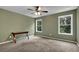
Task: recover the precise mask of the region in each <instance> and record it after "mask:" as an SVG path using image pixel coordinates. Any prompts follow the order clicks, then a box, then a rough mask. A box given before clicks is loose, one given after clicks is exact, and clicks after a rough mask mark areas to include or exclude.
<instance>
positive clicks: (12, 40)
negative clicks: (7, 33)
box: [0, 40, 13, 44]
mask: <svg viewBox="0 0 79 59" xmlns="http://www.w3.org/2000/svg"><path fill="white" fill-rule="evenodd" d="M10 42H13V40H10V41H5V42H1V43H0V44H6V43H10Z"/></svg>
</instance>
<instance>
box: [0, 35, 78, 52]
mask: <svg viewBox="0 0 79 59" xmlns="http://www.w3.org/2000/svg"><path fill="white" fill-rule="evenodd" d="M0 51H1V52H77V51H79V48H78V46H77V45H75V44H73V43H68V42H63V41H57V40H51V39H45V38H41V37H35V36H34V37H32V38H30V39H29V40H28V39H22V38H21V40H18V41H17V43H16V44H15V43H8V44H3V45H0Z"/></svg>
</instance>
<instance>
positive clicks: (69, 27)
mask: <svg viewBox="0 0 79 59" xmlns="http://www.w3.org/2000/svg"><path fill="white" fill-rule="evenodd" d="M58 34H65V35H73V14H70V15H64V16H59V17H58Z"/></svg>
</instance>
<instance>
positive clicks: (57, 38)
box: [40, 36, 77, 44]
mask: <svg viewBox="0 0 79 59" xmlns="http://www.w3.org/2000/svg"><path fill="white" fill-rule="evenodd" d="M40 37H43V38H48V39H53V40H59V41H64V42H70V43H75V44H76V43H77V42H76V41H72V40H66V39H64V40H63V39H61V38H54V37H48V36H40Z"/></svg>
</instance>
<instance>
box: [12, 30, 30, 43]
mask: <svg viewBox="0 0 79 59" xmlns="http://www.w3.org/2000/svg"><path fill="white" fill-rule="evenodd" d="M28 33H29V32H28V31H26V32H12V35H13V41H14V43H16V35H18V34H26V36H27V37H28V39H29V35H28Z"/></svg>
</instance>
